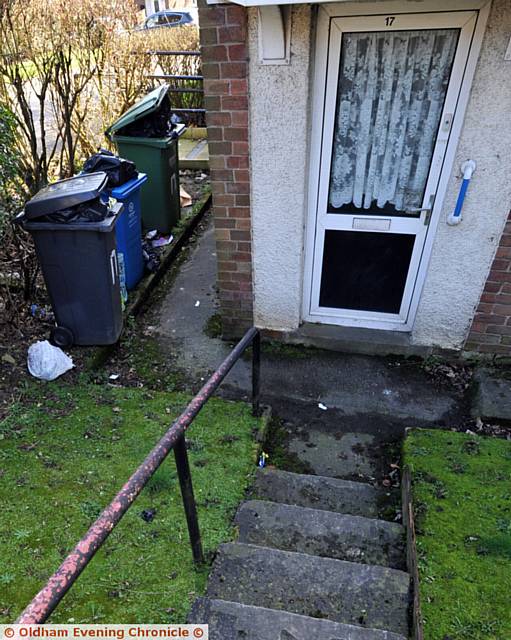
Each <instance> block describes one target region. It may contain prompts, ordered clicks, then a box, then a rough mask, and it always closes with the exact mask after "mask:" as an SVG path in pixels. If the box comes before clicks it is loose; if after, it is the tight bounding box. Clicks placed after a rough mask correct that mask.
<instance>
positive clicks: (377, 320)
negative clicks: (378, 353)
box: [303, 0, 491, 331]
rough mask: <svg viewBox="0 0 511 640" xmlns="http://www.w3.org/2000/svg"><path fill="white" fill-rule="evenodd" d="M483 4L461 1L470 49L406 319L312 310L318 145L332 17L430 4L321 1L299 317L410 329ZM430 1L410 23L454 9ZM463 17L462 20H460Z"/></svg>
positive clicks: (402, 12) (320, 165) (320, 163)
mask: <svg viewBox="0 0 511 640" xmlns="http://www.w3.org/2000/svg"><path fill="white" fill-rule="evenodd" d="M456 4H457V5H458V7H457V8H459V9H461V6H459V4H460V3H459V2H456ZM481 4H482V2H481V1H477V0H475V2H472V6H471V3H470V1H468V2H466V3H464V6H463V9H466V10H467V11H476V12H477V13H476V16H475V21H476V23H475V28H474V31H473V36H472V39H471V43H470V45H469V46H470V48H469V52H468V57H467V58H466V62H465V64H464V66H463V68H460V69H458V70H457V73H458V74H461V76H462V78H461V86H460V89H459V93H458V96H457V104H456V109H455V115H454V119H453V122H452V124H451V126H450V130H449V134H448V136H447V137H446V139H445V141H444V144H445V145H446V150H445V154H443V165H442V166H439V167H437V170H436V171H434V168H433V167H432V171H431V174H433V173H437V175H438V174H440V176H439V179H438V178H437V180H436V182H437V183H438V184H437V188H436V190H435V192H436V197H435V203H434V208H433V212H432V216H431V221H430V224H429V227H428V230H427V235H426V239H425V242H424V247H423V251H422V256H421V258H420V265H419V267H418V273H417V278H416V280H415V285H414V287H413V291H410V292H409V296H410V301H409V310H408V315H407V317H406V318H405V319H404V320H403V319H399V320H396V316H395V315H392V316H390V315H389V317H385V314H371V313H367V312H365V313H364V312H357V313H345V312H344V311H343V312H342V315H341V314H339V313H338V314H337V315H336V314H335V312H332V315H330V314H325V313H324V312H321V313H318V311H317V310H316V311H315V312H313V311H311V305H312V295H313V271H314V252H315V244H316V232H317V213H318V205H319V198H320V193H319V189H320V175H321V171H322V170H324V164H325V156H324V155H323V153H322V149H323V147H324V140H323V136H324V131H325V127H324V117H325V116H324V110H325V94H326V91H327V87H328V80H329V78H328V77H327V69H328V62H329V60H328V55H329V46H328V44H329V42H330V35H331V29H332V21H333V20H334V19H338V18H346V19H347V18H348V17H350V18H351V19H349V20H347V22H350V23H351V22H352V19H353V18H354V17H365V18H366V19H367V20H368V25H369V23H370V22H373V23H374V21H373V20H372V18H374V17H376V16H380V17H381V18H382V19H384V18H385V17H386V16H388V15H397V16H398V17H401V18H403V19H405V22H406V21H407V20H406V17H407V16H409V15H410V14H411V15H413V14H417V13H419V14H428V10H429V9H430V6H429V3H427V2H421V3H419V4H418V5H417V4H415V3H414V4H412V3H402V2H396V1H395V0H393V1H391V2H387V3H384V2H379V3H377V4H373V3H371V4H365V3H364V4H359V5H357V4H355V3H349V4H346V5H343V4H328V5H322V6H320V8H319V12H318V21H317V38H316V58H315V69H314V77H313V90H312V135H311V153H310V172H309V193H308V213H307V224H306V234H305V260H304V297H303V317H304V320H306V321H307V322H313V323H321V324H332V325H335V324H337V325H344V326H358V327H366V328H373V329H376V328H377V329H388V330H394V331H411V330H412V327H413V323H414V320H415V315H416V313H417V308H418V305H419V300H420V295H421V293H422V288H423V286H424V281H425V279H426V274H427V268H428V265H429V259H430V257H431V251H432V246H433V241H434V236H435V232H436V228H437V225H438V221H439V218H440V215H441V211H442V204H443V200H444V196H445V192H446V189H447V183H448V180H449V177H450V174H451V170H452V165H453V161H454V156H455V153H456V147H457V143H458V140H459V136H460V132H461V128H462V124H463V117H464V113H465V109H466V106H467V103H468V98H469V94H470V87H471V84H472V79H473V76H474V72H475V67H476V64H477V59H478V56H479V52H480V48H481V43H482V39H483V34H484V29H485V26H486V21H487V18H488V14H489V9H490V4H491V3H490V2H486V3H485V4H484V6H482V7H481ZM431 5H432V6H431V10H432V12H431V14H430V16H431V19H430V20H428V16H421V17H422V18H423V20H424V22H423V26H422V24H421V26H420V27H418V26H415V27H414V28H425V29H427V28H428V26H429V24H431V23H432V22H433V23H434V22H437V20H436V19H435V17H434V16H438V14H439V13H440V14H442V13H443V14H444V15H445V14H452V13H453V10H452V9H451V10H450V11H439V10H438V9H439V3H438V1H437V0H431ZM466 5H468V6H466ZM473 5H476V6H473ZM409 6H412V7H414V8H413V10H410V9H409ZM444 6H445V0H444ZM465 15H466V14H465ZM460 17H461V13H460ZM467 19H472V20H473V19H474V18H473V14H471V16H467ZM336 22H337V23H339V24H340V25H341V28H342V20H337V21H336ZM408 22H409V21H408ZM461 22H463V20H462V21H461ZM428 23H429V24H428ZM372 28H373V29H374V27H368V30H371V29H372ZM398 28H399V25H398ZM390 29H392V27H390ZM453 73H454V69H453ZM330 80H331V79H330ZM329 115H330V119H332V118H333V117H334V116H333V115H332V114H329ZM332 133H333V132H332ZM327 163H328V166H329V164H330V160H327ZM430 177H431V176H430ZM428 182H430V181H428Z"/></svg>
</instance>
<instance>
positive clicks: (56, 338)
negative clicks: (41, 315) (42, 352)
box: [50, 327, 75, 349]
mask: <svg viewBox="0 0 511 640" xmlns="http://www.w3.org/2000/svg"><path fill="white" fill-rule="evenodd" d="M74 341H75V338H74V336H73V332H72V331H71V330H70V329H67V328H66V327H53V329H52V330H51V332H50V342H51V343H52V344H53V345H55V346H56V347H60V348H61V349H66V348H68V347H72V346H73V343H74Z"/></svg>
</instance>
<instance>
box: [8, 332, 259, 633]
mask: <svg viewBox="0 0 511 640" xmlns="http://www.w3.org/2000/svg"><path fill="white" fill-rule="evenodd" d="M258 335H259V331H258V330H257V329H256V328H255V327H252V328H251V329H249V330H248V331H247V332H246V333H245V335H244V336H243V338H242V339H241V340H240V341H239V342H238V344H237V345H236V346H235V347H234V349H233V350H232V351H231V353H230V354H229V355H228V356H227V357H226V358H225V360H224V361H223V362H222V364H221V365H220V366H219V367H218V369H217V370H216V371H215V372H214V373H213V375H212V376H211V377H210V378H209V380H208V381H207V382H206V384H205V385H204V386H203V387H202V389H201V390H200V391H199V393H198V394H197V395H196V396H195V397H194V398H193V400H191V402H190V403H189V404H188V406H187V407H186V409H185V410H184V411H183V413H182V414H181V415H180V416H179V418H177V420H175V421H174V422H173V423H172V425H171V426H170V428H169V429H168V430H167V432H166V433H165V435H164V436H163V437H162V438H161V440H160V441H159V442H158V444H156V446H155V447H153V449H152V450H151V451H150V453H149V454H148V455H147V457H146V458H145V460H144V461H143V462H142V464H141V465H140V466H139V467H138V469H137V470H136V471H135V472H134V473H133V474H132V476H131V477H130V478H129V480H128V481H127V482H126V484H125V485H124V486H123V487H122V489H121V490H120V491H119V493H118V494H117V495H116V496H115V498H114V499H113V500H112V502H111V503H110V504H109V505H108V507H106V509H104V510H103V511H102V513H101V515H100V516H99V518H98V519H97V520H96V521H95V522H94V524H93V525H92V526H91V527H90V529H89V530H88V531H87V533H86V534H85V536H84V537H83V538H82V539H81V540H80V542H78V544H77V545H76V546H75V548H74V549H73V551H71V553H69V555H68V556H67V557H66V558H65V560H64V561H63V562H62V564H61V565H60V567H59V568H58V569H57V571H56V572H55V573H54V574H53V575H52V576H51V578H50V579H49V580H48V582H47V583H46V585H45V586H44V587H43V588H42V589H41V591H39V593H38V594H37V595H36V596H35V598H34V599H33V600H32V602H31V603H30V604H29V605H28V606H27V607H26V609H25V610H24V611H23V612H22V613H21V615H20V616H19V618H18V619H17V620H16V622H17V624H41V623H43V622H45V621H46V620H47V619H48V617H49V616H50V614H51V613H52V612H53V611H54V609H55V608H56V606H57V605H58V604H59V602H60V601H61V600H62V598H63V597H64V596H65V595H66V593H67V592H68V591H69V589H70V588H71V587H72V585H73V584H74V583H75V581H76V580H77V578H78V577H79V575H80V574H81V573H82V571H83V570H84V569H85V567H86V566H87V564H88V563H89V562H90V561H91V560H92V558H93V557H94V555H95V554H96V552H97V551H98V549H99V548H100V547H101V546H102V544H103V543H104V542H105V540H106V539H107V538H108V536H109V535H110V533H111V532H112V530H113V529H114V527H115V526H116V525H117V524H118V523H119V521H120V520H121V518H122V517H123V515H124V514H125V513H126V511H127V510H128V509H129V508H130V507H131V505H132V504H133V502H134V501H135V499H136V498H137V496H138V495H139V494H140V492H141V491H142V489H143V488H144V487H145V486H146V484H147V482H148V481H149V479H150V478H151V477H152V476H153V475H154V473H155V471H156V470H157V469H158V468H159V466H160V465H161V463H162V462H163V461H164V460H165V458H166V457H167V456H168V454H169V453H170V452H171V451H172V449H174V447H175V446H176V445H177V444H178V442H179V441H180V440H181V439H182V438H184V434H185V431H186V429H187V428H188V427H189V426H190V424H191V423H192V422H193V420H194V418H195V417H196V416H197V414H198V413H199V411H200V410H201V409H202V407H203V406H204V405H205V404H206V402H207V400H208V399H209V398H210V397H211V396H212V395H213V393H214V392H215V391H216V389H218V387H219V386H220V384H221V383H222V381H223V380H224V378H225V376H226V375H227V374H228V373H229V371H230V370H231V369H232V367H233V366H234V365H235V364H236V362H237V361H238V360H239V358H240V356H241V355H242V354H243V352H244V351H245V350H246V349H247V348H248V347H249V345H250V344H252V342H253V340H254V339H255V338H256V337H257V336H258ZM192 499H193V493H192ZM194 505H195V503H194ZM185 509H186V505H185ZM197 531H198V525H197ZM192 544H193V543H192ZM194 557H195V556H194Z"/></svg>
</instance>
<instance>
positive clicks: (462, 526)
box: [404, 429, 511, 640]
mask: <svg viewBox="0 0 511 640" xmlns="http://www.w3.org/2000/svg"><path fill="white" fill-rule="evenodd" d="M404 463H405V465H407V466H408V467H409V468H410V471H411V477H412V492H413V502H414V511H415V517H416V527H417V554H418V561H419V575H420V595H421V607H422V614H423V618H424V634H425V635H424V637H425V640H447V639H449V640H468V639H469V638H470V640H505V639H507V638H511V608H510V606H509V589H510V586H511V582H510V576H511V442H509V441H506V440H502V439H496V438H485V437H478V436H475V435H472V434H466V433H454V432H450V431H440V430H421V429H418V430H413V431H411V432H410V434H409V435H408V437H407V439H406V440H405V444H404Z"/></svg>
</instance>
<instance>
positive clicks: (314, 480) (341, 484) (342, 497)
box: [253, 469, 389, 518]
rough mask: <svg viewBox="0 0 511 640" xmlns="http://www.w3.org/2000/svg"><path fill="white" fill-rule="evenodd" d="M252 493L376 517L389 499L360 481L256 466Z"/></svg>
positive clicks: (338, 511)
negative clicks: (256, 471) (257, 467)
mask: <svg viewBox="0 0 511 640" xmlns="http://www.w3.org/2000/svg"><path fill="white" fill-rule="evenodd" d="M253 496H254V498H260V499H262V500H271V501H272V502H282V503H284V504H293V505H296V506H298V507H309V508H311V509H321V510H324V511H336V512H337V513H349V514H351V515H354V516H365V517H366V518H377V517H378V515H379V514H380V513H381V512H382V511H383V509H384V507H385V506H386V503H388V501H389V497H388V494H386V493H385V492H384V491H381V490H380V489H376V488H375V487H373V486H371V485H370V484H365V483H363V482H352V481H351V480H338V479H336V478H327V477H324V476H313V475H303V474H299V473H290V472H289V471H278V470H275V469H258V473H257V476H256V482H255V488H254V491H253Z"/></svg>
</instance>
